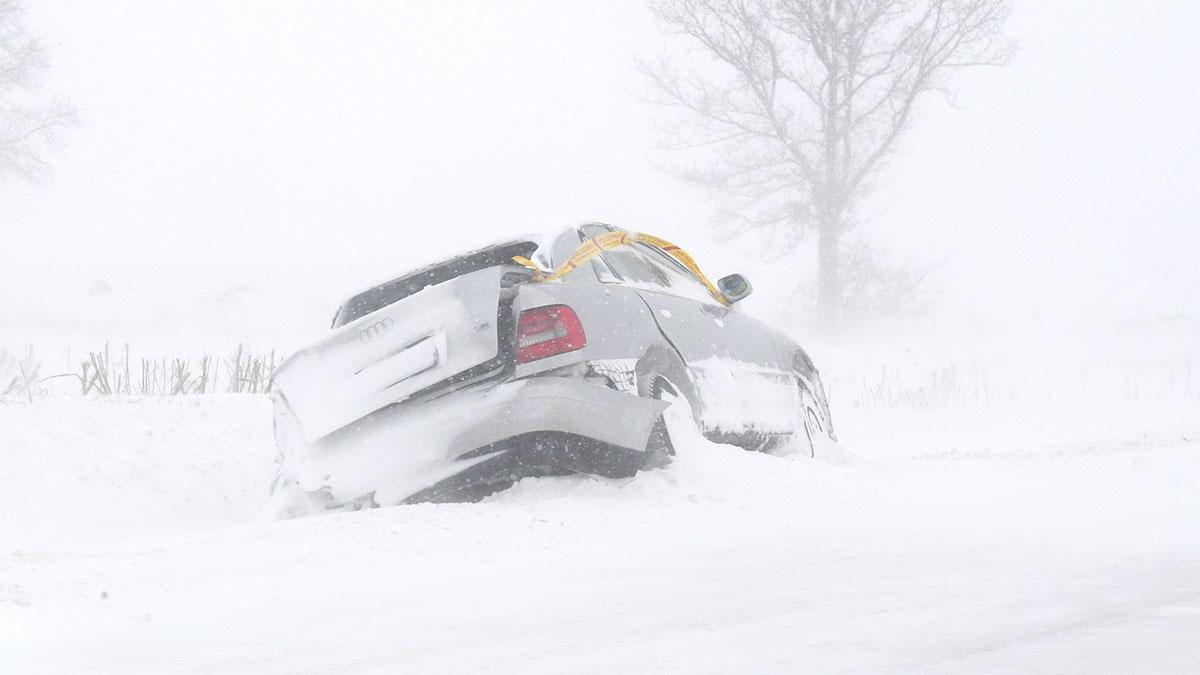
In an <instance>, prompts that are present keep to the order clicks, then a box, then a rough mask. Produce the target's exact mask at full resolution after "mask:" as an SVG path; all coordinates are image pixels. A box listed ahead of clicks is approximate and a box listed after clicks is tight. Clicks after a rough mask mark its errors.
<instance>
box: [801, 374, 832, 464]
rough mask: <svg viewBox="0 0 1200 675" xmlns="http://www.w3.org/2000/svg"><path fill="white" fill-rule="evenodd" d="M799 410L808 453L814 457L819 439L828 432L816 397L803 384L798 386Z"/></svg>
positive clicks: (827, 434) (824, 436)
mask: <svg viewBox="0 0 1200 675" xmlns="http://www.w3.org/2000/svg"><path fill="white" fill-rule="evenodd" d="M800 410H801V415H803V419H802V420H801V422H802V423H803V425H804V435H805V438H806V440H807V441H808V453H809V455H810V456H812V457H816V456H817V444H818V443H819V442H820V440H819V439H822V438H826V437H828V436H829V432H828V431H826V429H825V423H824V422H822V421H821V413H820V412H818V410H817V399H816V397H814V396H813V395H812V392H811V391H809V390H808V387H805V386H803V385H801V387H800Z"/></svg>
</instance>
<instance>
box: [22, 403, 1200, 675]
mask: <svg viewBox="0 0 1200 675" xmlns="http://www.w3.org/2000/svg"><path fill="white" fill-rule="evenodd" d="M910 418H911V422H910V427H909V428H908V429H906V430H905V432H904V433H905V434H913V435H916V436H924V437H925V438H927V439H929V442H928V443H927V444H926V445H925V448H926V449H927V450H929V452H926V453H919V452H917V450H918V449H917V448H915V447H911V448H909V449H908V451H905V452H894V451H886V450H880V449H877V448H872V447H869V446H865V445H860V446H857V447H853V448H852V449H853V450H855V451H856V453H857V455H858V459H857V460H854V461H851V462H849V463H844V464H833V463H830V462H825V461H820V460H812V459H807V458H801V457H784V458H779V457H771V456H766V455H761V454H753V453H746V452H742V451H739V450H736V449H733V448H730V447H727V446H719V445H714V444H711V443H707V442H705V441H703V440H702V439H699V438H697V437H696V436H694V435H692V436H690V437H684V438H681V439H680V444H679V453H678V455H677V457H676V461H675V462H674V463H673V464H672V465H671V466H670V467H669V468H667V469H665V470H658V471H652V472H646V473H642V474H640V475H639V476H637V477H636V478H635V479H633V480H630V481H623V482H622V481H600V480H594V479H590V478H585V477H570V478H561V479H539V480H527V481H523V482H522V483H520V484H518V485H517V486H516V487H515V488H513V489H512V490H510V491H508V492H505V493H501V494H499V495H497V496H495V497H493V498H491V499H489V500H487V501H485V502H483V503H481V504H471V505H418V506H412V507H399V508H391V509H380V510H374V511H366V512H358V513H349V514H337V515H332V516H325V517H317V518H308V519H302V520H298V521H288V522H283V523H272V524H262V525H236V526H232V527H226V528H223V529H202V528H211V527H214V526H218V525H233V524H235V523H245V522H247V521H248V519H249V516H250V513H251V511H252V510H253V507H254V506H255V505H256V499H257V496H258V495H261V494H262V492H261V491H262V490H263V489H265V482H264V481H265V479H266V478H267V477H268V476H269V461H270V450H269V448H270V445H269V429H268V428H267V426H268V423H267V422H266V419H267V410H266V406H265V403H264V402H263V401H261V400H259V399H255V398H251V397H225V398H217V399H204V400H198V399H197V400H192V399H174V400H168V401H145V400H144V401H138V402H133V403H112V404H108V403H100V402H91V403H87V404H75V405H70V406H68V405H66V404H63V403H61V402H55V403H48V404H46V405H42V406H35V407H26V408H8V409H6V410H5V414H4V415H3V417H2V418H0V419H3V420H4V422H3V424H4V425H5V426H4V427H3V429H4V431H3V434H4V435H3V436H2V438H3V439H4V442H5V447H13V443H14V439H15V442H16V443H17V444H23V447H24V448H25V449H26V452H25V453H23V454H22V455H21V456H28V455H31V454H32V455H33V456H32V458H29V459H27V460H26V463H25V464H24V465H22V466H20V467H18V468H17V470H16V471H9V472H6V473H5V474H3V481H4V484H3V486H0V488H2V489H0V498H3V499H5V500H8V501H5V502H3V504H2V505H0V508H3V512H4V513H7V514H12V513H19V514H27V515H24V517H23V519H22V524H19V525H18V526H16V534H24V535H33V534H36V533H37V531H38V530H39V529H46V530H57V529H59V528H62V527H66V528H67V529H68V530H75V531H73V532H63V533H62V534H60V535H55V536H53V537H51V538H50V540H52V541H53V543H55V544H56V545H55V546H52V547H46V546H44V545H38V546H36V547H35V548H29V547H28V546H23V547H22V548H21V550H19V551H11V550H10V552H7V554H0V635H3V636H4V638H3V639H2V640H0V671H15V672H26V671H32V670H46V671H60V670H64V669H77V670H94V669H101V670H143V671H146V670H149V671H162V670H179V669H191V670H201V669H219V670H241V671H255V672H264V671H297V670H306V671H325V670H332V671H349V670H355V671H362V670H367V671H385V670H386V671H395V670H398V669H399V670H405V671H407V672H414V671H424V672H466V671H478V670H482V669H492V670H495V669H500V670H516V669H521V670H522V671H527V672H528V671H532V672H562V671H566V670H571V671H578V670H584V671H600V670H603V671H630V670H642V671H645V670H654V671H664V670H665V671H677V672H697V671H709V672H714V671H728V670H738V671H752V672H753V671H757V672H772V671H773V672H780V671H797V670H799V671H819V672H829V671H858V672H863V671H874V672H879V671H896V670H909V671H911V670H920V671H922V672H964V671H970V672H987V671H993V672H1012V671H1038V670H1046V671H1053V672H1064V671H1067V672H1070V671H1077V672H1088V671H1096V670H1105V671H1120V670H1147V671H1158V672H1182V671H1186V670H1194V669H1195V668H1196V667H1197V666H1200V643H1197V642H1196V641H1195V639H1194V637H1195V635H1196V634H1198V633H1200V528H1197V527H1196V526H1195V522H1196V520H1195V517H1196V514H1197V513H1200V492H1198V491H1197V490H1196V489H1195V486H1196V485H1197V484H1200V434H1196V433H1194V432H1196V431H1200V429H1195V428H1193V429H1192V430H1191V431H1187V432H1179V431H1176V432H1174V433H1170V434H1162V435H1156V433H1155V432H1153V431H1151V432H1146V431H1142V430H1138V429H1137V426H1138V425H1137V423H1136V422H1133V423H1130V424H1129V425H1128V429H1127V430H1128V433H1129V434H1130V435H1131V438H1128V439H1124V438H1122V439H1118V440H1110V441H1103V442H1084V443H1074V444H1072V443H1064V444H1058V445H1051V446H1045V445H1043V444H1039V443H1034V444H1030V443H1028V442H1026V441H1025V440H1021V439H1014V440H1011V441H1009V442H1006V441H1005V439H1004V437H1003V436H1002V435H1000V436H995V437H984V436H982V435H981V436H978V437H976V438H975V439H974V440H971V439H970V437H969V436H968V435H961V436H956V435H954V434H953V433H952V434H951V435H950V436H949V437H948V439H947V438H946V437H943V436H942V435H940V433H939V429H940V428H942V426H943V424H944V423H945V422H946V421H947V420H946V419H945V418H937V417H936V416H934V417H929V418H925V425H924V426H921V419H922V418H921V417H920V416H919V415H917V416H910ZM14 420H19V422H14ZM972 421H973V418H964V417H959V418H958V420H957V423H958V424H959V425H963V426H969V425H970V423H972ZM888 423H889V420H881V421H880V422H879V426H880V427H881V428H880V429H877V430H875V431H872V432H870V433H867V432H864V431H862V430H863V429H864V428H865V427H870V426H871V424H872V422H871V418H870V417H863V418H860V419H857V420H853V421H851V420H846V421H845V423H844V425H843V427H844V428H853V429H859V430H860V431H859V435H860V437H866V436H869V435H874V436H875V437H876V438H880V439H882V438H884V437H885V431H886V426H887V424H888ZM939 439H941V440H939ZM126 441H130V442H126ZM910 442H911V441H910ZM30 449H33V450H36V451H37V452H34V453H29V452H28V450H30ZM6 452H10V453H11V451H6ZM922 454H923V456H921V455H922ZM14 456H16V455H6V456H5V458H4V459H5V462H4V466H5V467H6V469H7V467H9V466H11V464H10V460H11V459H12V457H14ZM914 456H916V458H913V457H914ZM876 457H891V458H892V461H881V460H879V459H877V458H876ZM900 457H905V459H903V460H901V459H899V458H900ZM64 495H65V497H64ZM14 500H15V501H14ZM137 518H141V519H142V520H141V521H138V520H137ZM84 524H88V525H89V527H88V528H81V526H82V525H84ZM6 527H8V528H10V529H9V531H8V532H7V533H6V535H5V537H4V539H3V541H5V542H9V541H11V540H10V539H9V538H8V537H9V536H10V535H11V534H13V529H12V528H13V527H14V526H13V524H12V523H6ZM155 528H157V529H158V531H159V532H161V533H164V534H169V536H162V537H159V538H155V539H143V540H139V541H125V542H124V543H122V542H121V541H120V540H122V539H127V538H128V537H130V536H132V535H134V534H135V533H136V534H138V535H139V536H140V535H148V534H151V533H152V532H153V530H154V529H155ZM85 530H86V531H85ZM104 534H107V535H108V539H109V540H108V541H107V542H104V543H92V544H87V543H84V542H83V540H81V539H79V538H80V537H82V536H85V535H87V536H91V538H92V539H93V541H95V540H96V539H97V538H99V537H100V536H101V535H104ZM30 540H32V538H31V537H27V538H26V541H30ZM50 540H48V541H50ZM72 540H73V541H72ZM68 541H72V543H69V544H68V543H67V542H68ZM5 548H6V549H11V548H12V547H11V546H6V547H5Z"/></svg>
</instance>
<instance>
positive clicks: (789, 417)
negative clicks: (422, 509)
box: [269, 223, 833, 517]
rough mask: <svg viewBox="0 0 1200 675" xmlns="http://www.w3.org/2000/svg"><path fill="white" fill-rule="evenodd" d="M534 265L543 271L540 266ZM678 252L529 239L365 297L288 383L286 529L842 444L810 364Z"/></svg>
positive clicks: (733, 290) (341, 316) (617, 240)
mask: <svg viewBox="0 0 1200 675" xmlns="http://www.w3.org/2000/svg"><path fill="white" fill-rule="evenodd" d="M535 261H536V262H535ZM750 292H751V288H750V284H749V283H748V282H747V281H746V279H745V278H744V277H742V276H741V275H736V274H735V275H730V276H728V277H724V278H722V279H721V280H720V281H719V282H718V283H717V284H712V283H711V282H709V281H708V279H707V278H706V277H705V276H704V275H703V273H702V272H700V270H699V268H697V267H696V266H695V264H694V263H693V262H692V261H691V259H690V257H688V256H687V255H686V254H685V253H683V252H682V251H680V250H679V249H678V248H677V247H674V246H673V245H670V244H669V243H668V242H665V241H663V240H659V239H656V238H654V237H649V236H646V235H638V234H636V233H629V232H625V231H623V230H619V229H617V228H613V227H611V226H609V225H604V224H599V223H588V224H583V225H580V226H577V227H570V228H567V229H565V230H564V231H562V232H561V233H560V234H558V235H557V236H554V237H552V238H551V239H550V240H549V241H548V242H546V243H545V244H542V245H539V242H538V241H537V240H536V239H535V238H528V239H525V238H521V239H517V240H514V241H511V242H508V243H503V244H498V245H495V246H490V247H487V248H484V249H482V250H478V251H474V252H471V253H467V254H465V255H461V256H458V257H456V258H453V259H450V260H447V261H444V262H442V263H439V264H436V265H431V266H429V267H425V268H423V269H419V270H416V271H414V272H411V273H409V274H406V275H404V276H401V277H399V278H397V279H395V280H393V281H389V282H387V283H384V284H380V285H378V286H375V287H373V288H369V289H367V290H365V291H363V292H361V293H359V294H358V295H355V296H354V297H352V298H350V299H349V300H347V301H346V302H345V303H344V304H343V305H342V306H341V307H340V308H339V309H338V311H337V315H336V316H335V318H334V320H333V327H332V331H331V332H330V333H328V334H327V335H325V336H324V337H322V338H321V339H320V340H319V341H317V342H315V343H313V344H312V345H310V346H308V347H307V348H304V349H301V350H300V351H298V352H297V353H296V354H294V355H292V356H291V357H289V358H288V359H287V360H286V361H285V362H284V364H283V365H282V366H281V368H280V370H279V371H278V372H277V374H276V378H275V385H274V394H273V398H274V403H275V429H276V440H277V443H278V446H279V457H278V461H279V472H278V475H277V477H276V479H275V483H274V485H273V487H272V494H273V498H272V502H271V505H270V507H269V511H270V515H271V516H273V517H290V516H295V515H302V514H305V513H311V512H317V511H321V510H330V509H356V508H363V507H369V506H387V505H393V504H401V503H412V502H428V501H433V502H439V501H463V500H475V499H479V498H481V497H483V496H485V495H487V494H490V493H492V492H494V491H496V490H499V489H503V488H505V487H507V486H509V485H511V484H512V483H513V482H514V481H516V480H518V479H520V478H522V477H528V476H540V475H554V474H567V473H576V472H578V473H586V474H593V475H599V476H606V477H622V476H631V475H633V474H634V473H636V472H637V471H638V470H639V469H642V468H646V467H655V466H662V465H664V464H665V463H667V462H669V461H670V458H671V455H673V454H674V447H673V444H672V441H671V435H670V431H669V429H668V426H667V424H666V423H665V422H664V415H663V411H664V409H665V408H666V407H667V406H668V405H670V402H671V401H672V400H675V401H677V402H678V404H680V405H686V406H687V407H688V408H689V409H690V411H691V415H690V417H691V418H692V420H694V422H695V425H696V427H697V428H698V429H699V430H700V432H702V433H703V434H704V435H705V436H707V437H708V438H710V439H712V440H715V441H719V442H722V443H728V444H732V445H736V446H740V447H742V448H745V449H747V450H752V451H775V450H780V449H787V448H792V449H799V450H800V451H802V452H805V453H813V452H814V448H815V447H817V444H818V443H819V442H820V441H821V440H823V439H832V438H833V428H832V425H831V422H830V418H829V408H828V405H827V404H826V399H825V393H824V391H823V387H822V384H821V379H820V377H819V375H818V373H817V369H816V368H815V367H814V366H813V362H812V360H811V359H809V357H808V355H807V354H806V353H805V351H804V350H803V349H802V348H801V347H800V346H799V345H797V344H796V343H795V342H793V341H792V340H790V339H789V338H788V337H786V336H785V335H783V334H782V333H780V332H778V331H776V330H774V329H771V328H769V327H767V326H765V325H763V324H762V323H759V322H758V321H756V320H754V319H752V318H751V317H749V316H747V315H746V314H744V313H742V312H740V311H738V310H737V308H736V303H737V302H739V301H740V300H742V299H744V298H745V297H746V296H747V295H749V294H750Z"/></svg>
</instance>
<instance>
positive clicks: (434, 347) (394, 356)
mask: <svg viewBox="0 0 1200 675" xmlns="http://www.w3.org/2000/svg"><path fill="white" fill-rule="evenodd" d="M457 260H459V261H461V260H462V259H457ZM495 262H499V261H498V260H496V261H495ZM426 272H427V271H422V272H421V273H426ZM513 273H514V268H513V266H511V265H500V264H496V265H492V266H488V267H483V268H482V269H474V270H473V271H470V272H467V273H465V274H461V275H459V276H455V277H452V278H449V279H447V280H445V281H440V282H437V283H434V284H433V285H428V286H424V287H422V288H421V289H420V290H418V291H416V292H414V293H412V294H410V295H407V296H406V297H402V298H401V299H399V300H398V301H395V302H391V303H390V304H386V305H384V306H383V307H380V308H378V309H374V310H373V311H369V312H368V313H366V314H364V315H362V316H359V317H357V318H355V319H353V320H351V321H349V322H348V323H345V324H344V325H340V326H337V327H336V328H334V329H333V331H332V332H331V333H329V334H328V335H326V336H325V337H323V338H322V339H320V340H318V341H317V342H315V343H313V344H311V345H309V346H308V347H305V348H303V349H301V350H299V351H298V352H296V353H295V354H293V355H292V356H291V357H289V358H288V359H287V360H286V361H285V362H284V363H283V365H282V366H281V367H280V369H279V370H278V371H277V373H276V376H275V388H276V389H277V391H278V392H279V393H280V394H282V396H283V398H284V399H285V400H286V401H287V404H288V405H289V407H290V408H291V410H292V412H293V413H294V416H295V418H296V420H297V422H298V425H299V427H300V429H301V431H302V434H303V436H304V438H305V439H306V440H307V441H309V442H313V441H315V440H317V439H319V438H321V437H323V436H325V435H327V434H329V433H331V432H333V431H335V430H337V429H340V428H342V427H344V426H346V425H348V424H351V423H352V422H354V421H356V420H358V419H360V418H362V417H364V416H366V415H369V414H370V413H372V412H375V411H377V410H379V409H381V408H384V407H386V406H388V405H390V404H392V403H396V402H398V401H403V400H405V399H407V398H410V397H411V396H413V395H414V394H417V393H420V392H424V391H427V390H430V389H435V388H438V387H439V386H444V385H447V384H449V383H453V382H455V381H461V380H462V379H464V375H469V374H471V373H473V372H475V371H477V370H479V371H484V370H487V371H493V370H497V369H501V368H502V367H503V366H504V364H505V363H506V360H511V354H509V352H510V351H511V347H509V346H508V345H507V344H502V342H503V341H508V340H511V335H509V333H511V332H512V331H511V327H505V328H504V329H502V328H501V326H500V324H501V322H502V320H504V319H505V314H504V312H503V311H502V310H503V307H502V304H505V303H503V298H502V296H503V294H504V293H505V289H504V286H505V284H506V281H507V280H506V279H505V275H506V274H508V275H511V274H513ZM412 276H414V275H410V277H412ZM410 277H406V278H410ZM377 288H379V287H377ZM509 313H511V310H509ZM508 321H510V322H511V317H509V318H508ZM506 357H507V359H506Z"/></svg>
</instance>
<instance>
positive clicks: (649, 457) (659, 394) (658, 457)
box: [644, 376, 679, 469]
mask: <svg viewBox="0 0 1200 675" xmlns="http://www.w3.org/2000/svg"><path fill="white" fill-rule="evenodd" d="M678 396H679V393H678V391H677V390H676V389H675V387H673V386H671V383H670V382H668V381H667V380H666V378H664V377H661V376H656V377H655V378H654V379H653V380H652V381H651V383H650V398H653V399H657V400H660V401H663V400H669V399H674V398H676V397H678ZM674 455H675V444H674V443H673V442H672V441H671V432H670V431H669V430H668V429H667V419H666V417H665V416H664V415H659V416H658V419H657V420H655V421H654V426H653V427H652V428H651V429H650V438H649V439H648V440H647V441H646V463H645V465H644V468H647V469H662V468H665V467H666V466H668V465H669V464H670V463H671V458H672V457H673V456H674Z"/></svg>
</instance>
